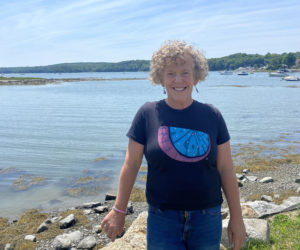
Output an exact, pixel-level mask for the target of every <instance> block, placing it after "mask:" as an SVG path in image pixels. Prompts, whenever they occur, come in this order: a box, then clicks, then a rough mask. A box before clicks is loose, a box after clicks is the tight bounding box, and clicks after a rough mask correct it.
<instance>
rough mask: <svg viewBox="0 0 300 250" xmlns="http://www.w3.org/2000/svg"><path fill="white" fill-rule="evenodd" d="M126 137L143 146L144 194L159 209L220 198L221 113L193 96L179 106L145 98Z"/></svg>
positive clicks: (215, 201) (200, 205) (223, 135)
mask: <svg viewBox="0 0 300 250" xmlns="http://www.w3.org/2000/svg"><path fill="white" fill-rule="evenodd" d="M127 136H128V137H129V138H131V139H133V140H134V141H136V142H138V143H140V144H143V145H144V155H145V158H146V160H147V163H148V173H147V184H146V197H147V201H148V203H149V204H150V205H152V206H155V207H157V208H160V209H175V210H198V209H204V208H209V207H214V206H217V205H220V204H221V203H222V202H223V199H222V192H221V178H220V175H219V172H218V170H217V146H218V145H220V144H222V143H225V142H227V141H228V140H229V139H230V137H229V134H228V130H227V127H226V124H225V121H224V119H223V117H222V115H221V113H220V112H219V111H218V110H217V109H216V108H215V107H214V106H212V105H208V104H203V103H200V102H197V101H195V100H194V101H193V103H192V104H191V105H190V106H189V107H187V108H185V109H183V110H176V109H173V108H171V107H170V106H169V105H168V104H167V103H166V102H165V101H164V100H161V101H158V102H147V103H145V104H144V105H143V106H142V107H141V108H140V109H139V110H138V112H137V114H136V115H135V118H134V120H133V122H132V125H131V127H130V129H129V131H128V133H127Z"/></svg>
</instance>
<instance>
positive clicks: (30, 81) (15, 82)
mask: <svg viewBox="0 0 300 250" xmlns="http://www.w3.org/2000/svg"><path fill="white" fill-rule="evenodd" d="M145 79H146V78H107V79H106V78H94V77H88V78H63V79H46V78H37V79H21V78H20V79H16V78H5V79H3V78H2V79H0V86H1V85H45V84H59V83H62V82H84V81H125V80H145Z"/></svg>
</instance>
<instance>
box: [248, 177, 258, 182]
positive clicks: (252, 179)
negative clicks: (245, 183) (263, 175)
mask: <svg viewBox="0 0 300 250" xmlns="http://www.w3.org/2000/svg"><path fill="white" fill-rule="evenodd" d="M246 179H247V180H249V181H252V182H254V181H257V177H256V176H253V175H249V176H246Z"/></svg>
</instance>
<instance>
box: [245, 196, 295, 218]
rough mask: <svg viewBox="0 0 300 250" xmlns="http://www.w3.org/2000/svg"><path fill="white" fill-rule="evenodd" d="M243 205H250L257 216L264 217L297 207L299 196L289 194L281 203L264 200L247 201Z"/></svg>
mask: <svg viewBox="0 0 300 250" xmlns="http://www.w3.org/2000/svg"><path fill="white" fill-rule="evenodd" d="M244 205H248V206H250V207H251V208H252V209H253V210H254V211H255V212H256V213H257V215H258V218H265V217H267V216H269V215H273V214H278V213H281V212H288V211H292V210H295V209H298V208H299V206H300V197H299V196H291V197H289V198H288V199H286V200H284V201H283V203H282V204H281V205H276V204H274V203H272V202H266V201H249V202H246V203H244Z"/></svg>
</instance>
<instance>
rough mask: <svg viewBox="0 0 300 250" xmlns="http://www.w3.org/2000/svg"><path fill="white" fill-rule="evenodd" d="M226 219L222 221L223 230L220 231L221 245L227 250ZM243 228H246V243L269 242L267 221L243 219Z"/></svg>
mask: <svg viewBox="0 0 300 250" xmlns="http://www.w3.org/2000/svg"><path fill="white" fill-rule="evenodd" d="M228 222H229V220H228V219H225V220H223V223H222V225H223V229H222V238H221V243H222V244H223V245H224V246H225V247H226V248H229V247H230V246H229V244H228V235H227V227H228ZM244 223H245V228H246V242H245V245H244V246H246V243H247V242H248V241H250V240H262V241H265V242H268V241H269V237H270V230H269V225H268V222H267V220H261V219H244Z"/></svg>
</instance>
